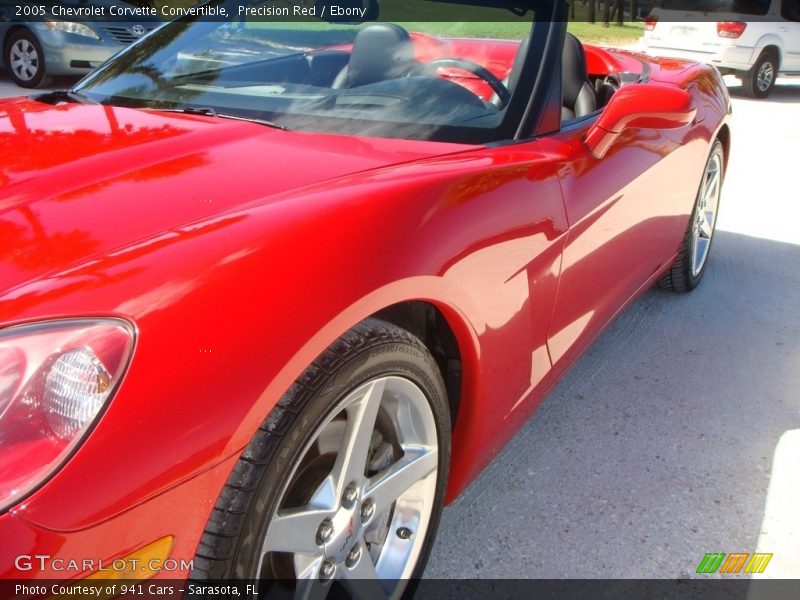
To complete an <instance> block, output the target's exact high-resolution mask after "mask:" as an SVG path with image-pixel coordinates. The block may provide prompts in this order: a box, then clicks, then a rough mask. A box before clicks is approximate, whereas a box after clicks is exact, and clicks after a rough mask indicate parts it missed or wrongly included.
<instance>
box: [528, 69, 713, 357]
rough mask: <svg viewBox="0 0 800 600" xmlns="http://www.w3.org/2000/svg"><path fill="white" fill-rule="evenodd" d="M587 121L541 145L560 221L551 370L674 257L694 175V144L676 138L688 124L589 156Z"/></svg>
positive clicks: (646, 132)
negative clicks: (564, 233) (559, 199)
mask: <svg viewBox="0 0 800 600" xmlns="http://www.w3.org/2000/svg"><path fill="white" fill-rule="evenodd" d="M637 85H647V84H637ZM606 110H607V109H606ZM596 119H597V114H595V115H594V116H591V117H589V118H584V119H582V120H579V121H578V122H575V123H572V124H569V125H568V126H567V127H565V128H564V129H563V130H562V131H561V132H559V133H558V134H556V135H553V136H550V137H549V138H546V139H545V140H543V146H544V147H545V148H546V149H547V150H548V151H549V152H550V153H551V156H552V158H553V160H554V161H555V162H556V164H557V169H558V172H559V174H560V181H561V187H562V190H563V195H564V201H565V204H566V211H567V219H568V222H569V232H568V238H567V241H566V244H565V247H564V252H563V259H562V268H561V277H560V281H559V288H558V295H557V298H556V304H555V308H554V311H553V316H552V319H551V323H550V328H549V331H548V348H549V350H550V356H551V359H552V361H553V368H554V371H555V372H560V371H562V370H563V369H564V368H565V367H566V366H567V365H568V364H569V363H570V362H571V361H572V360H573V359H574V358H575V357H576V356H577V355H578V354H579V353H580V352H581V351H582V350H583V349H584V348H585V347H586V346H587V345H588V344H589V343H591V341H592V340H593V339H594V337H595V336H596V335H597V334H598V333H599V332H600V330H601V329H602V328H603V327H604V326H605V325H606V324H607V323H608V321H609V320H610V319H611V318H613V317H614V316H615V315H616V314H617V313H618V312H619V311H620V309H621V308H622V307H623V306H624V305H625V303H626V301H628V300H629V299H630V298H632V296H634V295H635V293H636V292H637V291H638V290H640V289H641V288H642V287H643V286H644V285H646V284H647V283H648V282H650V281H652V279H653V277H654V276H655V275H656V274H657V273H658V272H659V271H660V270H661V269H662V268H663V267H664V266H665V265H666V264H667V262H668V261H671V260H672V259H673V258H674V256H675V255H676V253H677V250H678V247H679V245H680V242H681V240H682V238H683V234H684V231H685V229H686V225H687V222H688V218H689V213H690V211H691V209H692V205H693V199H694V196H695V193H696V190H697V186H698V184H699V181H700V176H701V172H700V170H699V169H698V168H697V164H698V151H700V148H699V147H697V146H696V145H695V144H694V143H693V142H691V141H688V140H683V139H682V137H683V136H685V135H686V134H687V131H688V128H686V127H684V128H683V129H677V130H671V131H662V130H655V129H636V130H632V131H628V132H626V134H624V135H622V136H620V138H619V139H618V140H617V142H616V143H615V144H614V145H613V146H612V147H611V148H610V150H609V151H608V152H607V153H606V154H605V156H603V157H602V158H597V157H595V156H594V155H592V153H591V152H590V151H589V150H588V148H587V146H586V143H585V140H586V139H587V136H588V135H589V133H590V129H591V128H592V126H593V124H594V123H595V121H596ZM700 160H702V159H700ZM695 171H697V172H696V173H695Z"/></svg>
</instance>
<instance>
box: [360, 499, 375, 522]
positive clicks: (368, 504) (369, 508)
mask: <svg viewBox="0 0 800 600" xmlns="http://www.w3.org/2000/svg"><path fill="white" fill-rule="evenodd" d="M374 514H375V502H373V501H372V500H367V501H365V502H364V504H362V505H361V520H362V521H363V522H365V523H366V522H367V521H369V520H370V519H371V518H372V515H374Z"/></svg>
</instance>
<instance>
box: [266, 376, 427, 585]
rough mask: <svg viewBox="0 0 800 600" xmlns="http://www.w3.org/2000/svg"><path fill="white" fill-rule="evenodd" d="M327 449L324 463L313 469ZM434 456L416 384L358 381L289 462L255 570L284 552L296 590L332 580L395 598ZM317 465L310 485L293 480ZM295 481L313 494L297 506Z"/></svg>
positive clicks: (416, 549) (417, 536)
mask: <svg viewBox="0 0 800 600" xmlns="http://www.w3.org/2000/svg"><path fill="white" fill-rule="evenodd" d="M387 439H388V440H390V441H386V440H387ZM325 456H329V457H330V463H329V466H326V467H325V468H323V469H320V468H319V464H320V459H321V458H323V457H325ZM438 460H439V459H438V444H437V431H436V422H435V419H434V416H433V412H432V410H431V407H430V404H429V402H428V399H427V398H426V396H425V394H424V392H423V391H422V390H421V389H420V388H419V387H418V386H417V385H416V384H415V383H413V382H411V381H410V380H408V379H405V378H402V377H397V376H384V377H380V378H377V379H374V380H372V381H369V382H367V383H365V384H363V385H361V386H360V387H358V388H357V389H356V390H354V391H353V392H351V393H350V394H348V395H347V396H346V397H345V398H344V399H343V400H342V401H341V402H340V403H339V404H338V405H337V407H336V408H335V409H334V410H333V411H332V412H331V413H330V414H329V416H328V418H327V419H326V420H325V421H324V422H323V423H322V425H320V426H319V427H318V428H317V430H316V431H315V432H314V434H313V436H312V439H311V441H310V443H309V444H308V445H307V446H306V448H305V449H304V450H303V452H302V453H301V456H300V458H298V459H297V460H296V463H295V465H294V467H293V469H292V474H291V476H290V477H289V480H288V483H287V485H286V486H285V487H284V489H283V491H282V492H281V497H280V500H279V501H278V503H277V506H278V508H277V509H276V511H275V513H274V514H273V515H272V518H271V520H270V523H269V526H268V529H267V532H266V536H265V538H264V542H263V545H262V548H261V560H260V566H259V573H258V575H259V578H260V577H261V576H262V573H263V569H264V565H265V564H267V563H268V561H269V560H270V558H271V557H274V556H275V555H276V554H277V555H278V556H283V557H286V556H287V555H288V556H290V557H291V564H292V569H293V572H294V577H295V578H296V580H297V583H296V586H295V591H294V597H295V598H298V599H303V600H305V599H311V598H324V597H325V596H327V594H328V592H329V591H330V589H331V586H332V585H333V584H334V582H337V583H338V584H341V585H342V586H343V587H344V588H345V589H346V590H347V591H348V592H350V594H351V596H352V597H354V598H370V599H372V598H380V597H388V598H396V597H399V596H400V595H401V594H402V593H403V591H404V589H405V585H406V583H407V581H408V579H409V578H410V577H411V575H412V574H413V572H414V568H415V566H416V564H417V561H418V559H419V556H420V553H421V551H422V547H423V544H424V541H425V537H426V533H427V530H428V525H429V523H430V517H431V513H432V510H433V506H434V497H435V494H436V483H437V472H438ZM306 467H307V468H306ZM314 471H316V473H318V475H317V477H316V480H315V481H314V482H313V484H311V485H310V486H309V485H308V482H307V481H306V482H305V483H303V484H301V483H300V482H301V481H302V480H303V479H304V477H303V473H304V472H314ZM320 471H321V472H320ZM302 486H305V487H307V488H309V487H310V492H309V493H308V494H306V497H305V498H304V500H303V501H302V502H301V505H300V506H297V505H296V504H297V501H296V499H295V500H294V501H292V500H291V498H292V496H293V495H295V496H296V494H295V493H294V492H293V490H296V489H297V488H298V487H302Z"/></svg>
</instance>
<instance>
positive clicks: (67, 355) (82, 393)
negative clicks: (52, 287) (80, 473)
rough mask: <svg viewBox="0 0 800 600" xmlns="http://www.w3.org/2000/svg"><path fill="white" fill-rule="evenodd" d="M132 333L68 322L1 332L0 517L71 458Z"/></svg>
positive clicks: (116, 378) (103, 323)
mask: <svg viewBox="0 0 800 600" xmlns="http://www.w3.org/2000/svg"><path fill="white" fill-rule="evenodd" d="M133 342H134V331H133V327H132V326H131V325H129V324H128V323H127V322H125V321H121V320H118V319H74V320H64V321H51V322H46V323H38V324H34V325H22V326H18V327H9V328H7V329H4V330H0V510H4V509H6V508H8V507H9V506H10V505H12V504H15V503H16V502H19V500H20V499H21V498H22V497H23V496H25V495H26V494H27V493H29V492H31V491H32V490H33V489H34V488H36V486H38V485H39V484H41V483H42V482H43V481H44V480H45V479H47V478H48V477H49V476H50V475H51V474H53V473H54V472H55V471H56V470H57V469H58V467H59V466H61V465H62V464H63V463H64V461H65V460H66V459H67V458H68V457H69V456H70V454H71V453H72V451H73V450H74V449H75V447H76V446H77V445H78V444H79V443H80V442H81V440H82V439H83V438H84V437H85V436H86V434H87V432H88V431H89V429H90V428H91V427H92V425H93V424H94V423H95V421H97V418H98V416H99V415H100V413H101V412H102V410H103V408H104V407H105V406H106V404H108V400H109V398H110V397H111V395H112V394H113V392H114V390H115V389H116V387H117V386H118V385H119V382H120V380H121V379H122V375H123V373H124V371H125V367H126V366H127V364H128V361H129V360H130V356H131V352H132V350H133Z"/></svg>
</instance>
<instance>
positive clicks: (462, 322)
mask: <svg viewBox="0 0 800 600" xmlns="http://www.w3.org/2000/svg"><path fill="white" fill-rule="evenodd" d="M473 311H474V307H473V306H472V305H471V303H470V301H469V297H468V296H467V295H466V294H464V293H463V291H462V290H460V289H458V288H457V287H454V286H452V285H450V284H448V283H447V282H446V280H445V279H443V278H441V277H433V276H422V277H413V278H410V279H405V280H401V281H395V282H393V283H390V284H388V285H386V286H384V287H382V288H380V289H378V290H374V291H373V292H372V293H370V294H368V295H367V296H365V297H362V298H360V299H359V300H356V301H355V302H354V303H353V304H351V305H350V306H349V307H347V308H345V309H344V310H343V311H341V312H339V313H338V315H337V316H336V317H335V318H333V319H331V320H329V321H328V322H327V323H326V324H325V325H324V326H323V327H321V328H317V331H316V332H315V333H314V335H313V336H312V337H311V338H310V339H307V340H306V342H305V343H304V344H303V345H302V347H301V348H300V349H299V350H298V351H297V352H295V354H294V356H293V357H292V358H291V359H290V360H289V361H288V362H287V363H285V364H283V366H282V367H281V368H280V369H279V371H278V372H277V374H276V376H275V377H274V378H272V380H271V381H270V383H269V384H268V386H267V387H266V389H264V391H263V393H262V394H261V396H260V398H259V399H258V400H257V401H256V402H255V403H254V404H253V405H252V406H251V407H250V409H249V411H248V414H247V416H246V417H245V419H243V420H242V421H241V422H240V423H239V427H238V428H237V430H236V431H235V432H234V433H233V435H232V436H231V438H230V439H229V441H228V444H227V447H226V450H225V451H224V454H226V455H230V454H234V453H237V452H239V451H241V449H242V448H244V447H245V446H246V445H247V443H248V442H249V440H250V438H251V437H252V435H253V432H254V431H255V430H256V429H257V428H258V426H259V425H260V424H261V423H262V422H263V420H264V419H265V418H266V416H267V415H268V414H269V412H270V411H271V410H272V408H273V407H274V406H275V404H276V403H277V401H278V399H279V398H281V396H282V395H283V394H284V393H285V391H286V390H287V389H289V387H290V386H291V385H292V384H293V383H294V382H295V381H296V380H297V379H298V378H299V377H300V375H301V374H302V373H303V372H304V371H305V370H306V369H307V368H308V366H309V365H311V364H312V362H313V361H314V360H315V359H316V357H317V356H319V355H320V354H321V353H322V352H324V351H325V350H326V349H327V348H328V347H329V346H331V345H332V344H333V343H334V342H335V341H336V340H337V339H339V338H340V337H341V336H342V335H344V333H345V332H347V331H348V330H349V329H351V328H352V327H354V326H356V325H358V324H359V323H361V322H363V321H365V320H367V319H369V318H379V319H382V320H385V321H387V322H389V323H391V324H393V325H396V326H398V327H401V328H403V329H406V330H407V331H409V332H411V333H412V334H414V335H416V336H417V337H418V338H420V340H421V341H422V342H423V343H424V344H425V346H426V347H427V348H428V349H429V350H430V352H431V354H432V355H433V357H434V359H435V360H436V363H437V365H438V366H439V368H440V371H441V373H442V378H443V380H444V382H445V389H446V391H447V395H448V403H449V405H450V414H451V419H452V430H453V431H454V432H455V428H456V422H457V421H458V425H459V429H460V428H462V427H463V426H464V425H465V423H466V422H468V421H470V420H471V418H472V417H473V412H474V410H473V409H474V406H475V404H476V402H477V400H476V399H477V396H478V395H479V394H478V390H479V389H480V372H479V371H480V369H479V368H478V356H479V355H480V347H479V337H478V334H477V332H476V331H475V329H474V328H473V326H472V324H471V322H470V320H469V318H468V316H467V315H468V314H472V313H473ZM461 421H463V422H461ZM457 439H458V438H457V436H454V437H453V442H452V447H451V456H452V460H453V463H456V462H458V463H459V464H460V463H461V462H462V461H465V460H468V454H467V453H466V452H460V451H459V450H460V446H459V444H458V443H457V442H456V440H457ZM457 470H458V469H457ZM453 475H454V472H453V470H452V469H451V477H450V480H451V483H452V481H453Z"/></svg>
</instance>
